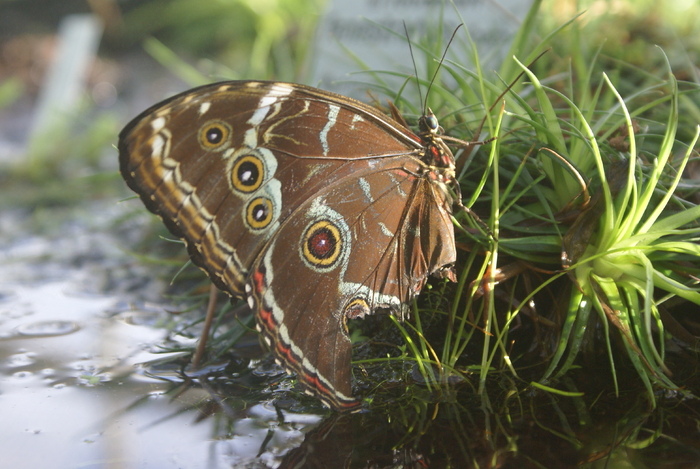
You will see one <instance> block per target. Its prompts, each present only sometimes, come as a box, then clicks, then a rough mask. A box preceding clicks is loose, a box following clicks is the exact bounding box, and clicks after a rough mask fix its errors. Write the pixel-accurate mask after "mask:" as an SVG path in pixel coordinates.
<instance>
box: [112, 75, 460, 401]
mask: <svg viewBox="0 0 700 469" xmlns="http://www.w3.org/2000/svg"><path fill="white" fill-rule="evenodd" d="M424 140H425V139H421V138H420V137H418V136H416V135H414V134H412V133H410V132H409V131H408V130H406V129H405V127H403V126H402V125H401V124H399V123H397V122H395V121H394V120H392V119H389V118H387V117H385V116H384V115H382V114H381V113H379V112H378V111H376V110H375V109H374V108H371V107H369V106H367V105H364V104H362V103H360V102H358V101H354V100H352V99H350V98H345V97H342V96H339V95H335V94H332V93H328V92H325V91H321V90H317V89H314V88H310V87H305V86H302V85H292V84H286V83H272V82H226V83H219V84H214V85H208V86H205V87H201V88H197V89H194V90H191V91H188V92H186V93H183V94H181V95H178V96H176V97H174V98H171V99H169V100H167V101H165V102H163V103H160V104H158V105H156V106H154V107H152V108H150V109H148V110H147V111H145V112H144V113H142V114H141V115H140V116H138V117H137V118H136V119H134V120H133V121H132V122H131V123H130V124H128V125H127V126H126V127H125V129H124V130H123V131H122V133H121V134H120V141H119V152H120V165H121V172H122V175H123V176H124V178H125V180H126V181H127V183H128V185H129V186H130V187H131V188H132V189H133V190H135V191H136V192H137V193H138V194H139V195H140V196H141V199H142V200H143V202H144V204H145V205H146V206H147V207H148V208H149V209H150V210H151V211H153V212H154V213H156V214H158V215H160V216H161V217H162V218H163V220H164V222H165V224H166V225H167V226H168V228H169V229H170V230H171V231H172V232H173V233H174V234H176V235H177V236H179V237H181V238H183V239H184V240H185V242H186V243H187V246H188V251H189V253H190V256H191V257H192V260H193V262H194V263H195V264H196V265H198V266H200V267H201V268H202V269H204V270H205V271H206V272H207V273H208V274H209V276H210V277H211V279H212V280H213V281H214V283H215V284H216V285H217V286H218V287H220V288H222V289H223V290H225V291H227V292H228V293H230V294H232V295H235V296H243V295H247V296H248V300H249V303H250V305H251V307H252V308H254V309H255V310H256V313H257V320H258V325H259V327H260V329H261V331H262V332H263V337H264V338H265V339H266V341H267V342H268V344H269V345H270V348H271V349H272V350H273V352H274V353H275V356H276V357H277V358H278V359H279V360H280V361H281V362H282V364H284V365H285V366H286V367H288V368H289V369H291V370H293V371H295V372H296V373H297V374H298V377H299V379H300V380H301V382H302V383H303V384H304V385H305V386H306V388H307V389H308V390H310V391H311V392H312V393H313V394H315V395H317V396H318V397H320V398H321V399H322V400H323V401H324V402H325V403H327V404H329V405H330V406H331V407H333V408H335V409H339V410H347V409H352V408H355V407H356V406H357V401H356V400H355V399H354V397H353V396H352V392H351V389H350V366H349V363H350V356H351V346H350V341H349V338H348V335H347V326H346V322H347V319H348V318H355V317H362V316H364V315H366V314H369V313H371V312H373V311H374V310H375V309H377V308H388V309H390V310H393V311H394V312H397V313H400V312H402V311H403V309H404V308H405V305H406V303H407V302H408V301H410V300H411V299H412V298H413V297H414V296H415V295H416V294H418V292H419V291H420V289H421V288H422V287H423V285H424V284H425V281H426V278H427V276H428V275H429V274H431V273H435V272H441V273H443V272H449V266H450V265H451V264H452V263H453V262H454V260H455V246H454V232H453V228H452V224H451V220H450V210H451V202H452V200H451V198H450V196H449V195H448V191H447V188H446V184H447V183H448V182H449V181H447V180H448V179H449V174H448V173H449V170H451V169H452V168H439V167H438V168H436V167H433V166H430V165H429V163H426V159H427V158H426V154H428V153H430V152H432V153H441V155H440V156H443V157H445V158H447V160H448V161H452V155H451V153H448V154H442V151H443V150H442V148H443V146H441V145H442V144H441V142H439V141H438V142H435V143H437V144H436V145H433V143H434V142H433V141H432V140H431V141H427V142H426V141H424ZM447 152H449V150H447ZM433 159H434V157H432V156H431V157H429V162H430V161H433ZM443 170H444V171H446V173H445V174H447V176H445V174H442V171H443Z"/></svg>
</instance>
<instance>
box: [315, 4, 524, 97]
mask: <svg viewBox="0 0 700 469" xmlns="http://www.w3.org/2000/svg"><path fill="white" fill-rule="evenodd" d="M531 4H532V0H454V1H444V0H331V2H330V4H329V5H328V9H327V11H326V13H325V15H324V17H323V18H322V20H321V23H320V25H319V28H318V31H317V37H316V48H315V53H314V55H313V62H312V74H311V79H310V80H307V82H308V83H309V84H311V85H314V86H319V87H321V88H324V89H328V90H332V91H336V92H338V93H342V94H346V95H350V96H354V97H357V98H360V99H366V91H367V89H368V86H362V85H361V84H359V83H358V82H371V81H372V79H371V77H369V76H367V75H362V74H360V75H356V74H355V73H356V72H358V71H360V70H362V67H361V65H359V64H358V63H357V61H356V60H355V59H354V58H353V57H352V56H353V55H354V56H356V57H357V59H358V60H360V61H362V62H363V63H364V64H366V66H367V68H368V69H369V70H384V71H392V72H402V73H406V74H413V73H414V71H413V65H412V62H411V55H410V51H409V47H408V44H407V39H406V37H405V36H404V26H403V25H404V22H405V23H406V26H407V29H408V34H409V36H410V38H411V41H413V42H420V43H424V42H425V40H426V39H427V40H430V34H435V32H436V31H438V30H439V25H440V22H442V32H443V35H444V36H445V37H444V38H443V40H442V41H441V43H442V44H443V47H444V45H445V44H446V42H447V39H448V38H449V36H450V35H452V32H453V31H454V30H455V28H457V26H458V25H459V24H461V23H462V20H463V21H464V25H465V27H466V28H468V31H469V35H470V36H471V38H472V40H473V41H474V42H475V43H476V46H477V48H478V51H479V57H480V62H481V63H482V66H485V68H486V69H487V70H488V69H489V68H493V69H495V68H497V67H498V66H499V64H500V63H501V60H503V59H504V56H505V54H506V52H507V51H508V49H509V47H510V44H511V41H512V39H513V36H514V34H515V32H516V31H517V30H518V28H519V27H520V23H521V21H522V20H523V19H524V18H525V15H526V14H527V12H528V10H529V8H530V6H531ZM455 8H456V10H455ZM380 25H381V26H380ZM383 27H385V28H388V29H390V30H391V31H394V32H396V33H398V35H397V34H392V33H391V32H389V31H386V30H385V29H383ZM457 34H458V35H460V34H461V35H462V36H461V38H458V40H457V42H458V43H461V45H454V46H451V50H450V51H449V52H448V58H452V59H453V60H457V61H459V63H460V65H463V66H465V67H472V65H473V64H468V63H463V62H464V60H466V59H467V58H468V57H469V56H468V55H467V54H466V53H465V52H464V44H465V43H466V32H465V31H460V32H458V33H457ZM435 42H436V43H438V42H439V41H438V40H437V38H436V41H435ZM452 49H454V50H452ZM348 51H349V52H350V53H348ZM414 54H415V55H416V62H417V64H418V67H421V66H424V62H422V61H421V58H422V57H423V56H424V55H423V54H422V53H421V52H416V51H415V50H414ZM422 72H423V73H422ZM424 72H425V70H418V74H419V76H422V77H424V76H425V74H424ZM383 78H387V80H388V81H390V82H392V79H389V78H388V76H386V75H384V76H383ZM402 82H403V80H400V79H395V80H394V81H393V83H395V84H396V86H397V87H398V86H400V85H401V83H402Z"/></svg>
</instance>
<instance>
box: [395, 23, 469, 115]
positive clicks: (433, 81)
mask: <svg viewBox="0 0 700 469" xmlns="http://www.w3.org/2000/svg"><path fill="white" fill-rule="evenodd" d="M404 26H405V24H404ZM462 26H464V23H462V24H459V25H457V27H456V28H455V30H454V31H452V36H450V40H449V41H447V45H446V46H445V51H444V52H443V53H442V57H440V62H438V67H437V69H436V70H435V73H434V74H433V78H431V79H430V83H429V84H428V90H427V91H426V92H425V103H423V115H426V114H427V113H428V96H429V95H430V89H431V88H432V87H433V83H435V80H436V79H437V76H438V73H439V72H440V67H442V64H443V62H444V61H445V57H446V56H447V51H448V50H450V45H451V44H452V41H454V38H455V36H456V35H457V31H459V28H461V27H462ZM410 45H411V43H410V42H409V46H410ZM411 58H413V51H411ZM415 67H416V63H415V61H414V62H413V68H415Z"/></svg>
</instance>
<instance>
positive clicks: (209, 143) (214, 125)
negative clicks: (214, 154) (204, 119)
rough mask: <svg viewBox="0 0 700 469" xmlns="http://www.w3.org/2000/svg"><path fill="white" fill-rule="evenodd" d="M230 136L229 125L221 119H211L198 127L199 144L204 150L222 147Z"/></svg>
mask: <svg viewBox="0 0 700 469" xmlns="http://www.w3.org/2000/svg"><path fill="white" fill-rule="evenodd" d="M230 136H231V127H230V126H229V125H228V124H226V123H225V122H222V121H212V122H208V123H206V124H204V125H203V126H202V127H201V128H200V129H199V144H200V145H201V146H202V148H204V149H206V150H217V149H220V148H222V147H224V146H225V145H226V144H227V143H228V141H229V137H230Z"/></svg>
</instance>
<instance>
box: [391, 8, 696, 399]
mask: <svg viewBox="0 0 700 469" xmlns="http://www.w3.org/2000/svg"><path fill="white" fill-rule="evenodd" d="M536 7H537V5H536V6H535V7H534V8H533V12H531V15H530V16H529V17H528V19H527V20H526V21H525V23H524V25H523V28H522V29H521V31H520V33H519V34H518V35H517V36H516V38H515V42H514V44H513V47H512V50H513V51H526V50H527V51H531V52H530V54H529V55H526V56H524V57H522V58H519V56H516V57H509V58H508V59H506V62H505V63H504V65H503V67H502V68H501V75H500V76H499V77H496V78H493V79H489V78H488V76H489V75H488V74H487V73H485V72H484V71H483V70H481V69H480V68H479V66H478V63H479V60H478V53H477V50H476V48H475V47H472V51H473V53H472V54H473V55H472V56H471V57H469V58H468V59H465V60H463V61H462V62H466V61H470V62H472V63H475V64H477V65H476V67H475V68H476V71H470V70H467V69H465V68H463V67H461V66H460V65H459V61H454V62H453V61H447V62H445V63H444V64H443V65H442V67H443V70H442V75H441V78H444V79H440V80H439V81H438V82H437V83H436V84H433V86H432V90H433V91H432V92H431V93H432V94H431V96H430V97H429V103H428V104H429V105H430V106H431V107H432V108H433V110H434V111H435V112H436V115H438V116H445V117H443V118H442V119H441V124H442V125H443V126H444V127H445V129H446V132H447V133H448V134H450V135H452V136H454V135H455V134H456V135H457V136H461V137H462V138H465V139H466V140H479V139H483V138H485V137H495V140H493V141H492V142H491V143H489V144H487V145H483V146H481V147H480V148H479V149H478V150H477V151H476V152H474V154H471V153H472V151H473V150H472V149H466V150H463V151H461V152H460V153H458V154H457V156H458V159H459V158H460V157H461V158H470V160H469V161H467V162H466V164H465V163H461V165H462V172H461V174H460V175H459V176H460V183H461V185H462V194H463V195H464V204H465V205H466V206H468V207H472V209H473V210H474V211H475V212H476V213H478V215H479V216H480V217H481V219H482V220H483V221H484V222H485V223H486V224H488V226H489V230H488V232H487V230H484V229H483V227H482V226H481V223H480V222H477V221H475V219H473V218H469V217H464V216H462V215H461V214H458V213H457V214H455V216H456V217H457V218H458V220H459V223H460V224H461V225H462V226H463V227H464V229H463V230H459V229H458V230H457V233H458V238H459V240H460V242H461V243H460V244H461V245H462V246H465V247H467V252H466V253H465V254H464V255H463V256H462V257H461V258H460V262H459V267H460V268H461V274H460V278H459V283H458V284H457V286H456V288H453V289H449V287H448V290H446V296H444V297H442V298H440V299H436V298H435V297H434V296H432V295H424V296H423V298H421V299H419V305H421V306H419V310H421V312H422V313H423V315H424V316H425V315H426V314H432V315H437V316H441V317H442V318H443V319H444V321H442V322H441V324H443V327H444V330H445V333H444V334H443V335H442V336H441V337H439V339H437V340H434V339H432V340H428V339H426V337H427V336H428V335H429V332H428V331H426V330H424V329H423V328H422V327H421V322H420V320H417V322H416V324H415V326H408V327H407V326H402V327H401V330H402V331H403V332H404V333H405V337H406V339H405V340H406V342H407V343H408V344H409V348H408V350H410V351H412V353H413V355H412V356H413V359H414V360H415V361H416V363H417V368H418V370H419V371H420V372H421V373H422V374H423V375H424V379H425V380H426V382H430V381H431V380H432V381H445V380H447V379H448V377H449V376H455V375H464V376H466V375H468V374H469V373H471V372H474V371H476V372H478V373H479V388H480V389H482V390H483V389H484V386H486V383H487V377H488V376H489V374H490V373H492V372H494V371H498V370H502V369H506V370H510V372H511V373H513V374H514V375H515V376H518V375H520V374H522V373H523V369H524V368H525V367H530V366H533V364H534V365H535V366H536V368H537V369H538V370H540V371H539V373H540V374H539V378H537V377H536V376H535V378H532V376H533V375H532V373H531V372H529V373H528V376H529V377H530V378H529V379H534V384H536V385H537V386H538V387H540V388H545V386H547V389H550V390H554V388H552V387H549V385H550V384H551V383H552V382H556V381H553V380H555V379H556V378H561V377H563V376H565V375H566V373H567V372H568V371H569V370H571V369H572V367H574V366H578V364H579V362H578V361H577V358H578V357H579V355H580V353H581V352H582V351H584V352H589V351H591V350H595V349H597V348H599V347H597V345H602V346H603V348H604V350H605V354H606V355H607V362H608V364H609V369H610V373H611V375H610V376H611V381H612V384H613V385H614V388H615V390H616V391H617V390H618V389H619V383H618V378H617V368H618V367H619V366H621V365H620V363H621V362H625V363H630V364H631V365H632V366H633V368H634V370H635V371H636V373H637V375H638V376H639V378H640V380H641V382H642V383H643V384H644V386H645V388H646V389H647V394H648V396H649V398H650V401H651V402H652V403H653V402H654V399H655V398H654V396H655V390H656V389H657V388H658V386H661V387H664V388H667V389H679V386H678V385H679V383H675V382H674V381H673V379H672V377H671V375H672V373H671V370H669V367H668V365H667V353H666V347H665V343H666V341H667V340H668V339H669V337H672V335H673V334H672V332H671V330H669V329H668V328H667V327H666V322H667V321H668V320H672V319H671V318H669V315H668V313H664V312H663V311H662V309H663V308H664V306H663V305H664V304H665V303H670V302H671V301H672V300H673V299H679V300H682V301H683V302H686V303H688V304H693V305H700V291H698V285H697V273H698V267H699V266H700V263H699V261H700V248H699V247H698V244H697V239H698V235H699V234H700V231H699V230H700V227H699V224H698V220H700V208H699V207H697V206H696V205H694V204H693V203H691V202H690V201H688V200H685V199H684V198H683V197H684V193H683V192H682V191H678V189H679V187H680V186H683V184H682V182H683V179H682V177H683V173H684V170H685V168H686V165H687V163H688V162H689V160H690V159H691V158H693V157H694V156H695V157H696V156H697V153H696V150H695V145H696V143H697V140H698V136H699V135H700V133H699V131H698V127H697V126H696V124H692V123H691V124H688V123H686V122H681V121H680V119H679V115H680V109H681V106H684V107H685V108H686V109H687V110H688V111H689V112H688V114H691V115H697V112H696V111H697V104H696V103H697V97H698V93H699V92H700V90H698V88H697V86H695V85H693V84H689V83H685V84H683V88H680V87H679V84H678V82H677V80H676V78H675V77H674V75H673V73H672V72H671V70H670V65H667V66H666V70H665V71H664V70H663V69H660V71H659V72H658V75H655V74H654V73H649V72H645V73H639V71H638V70H636V69H633V68H631V67H630V68H629V69H625V70H624V73H620V70H615V69H613V70H611V73H596V72H595V71H596V70H597V69H598V67H599V64H598V59H599V57H598V56H597V55H595V54H594V55H593V56H592V57H590V56H586V55H584V53H583V52H581V51H582V50H585V49H586V48H584V47H580V48H576V49H574V50H573V51H571V58H570V62H571V63H575V64H576V67H575V68H572V69H570V70H569V72H568V73H566V74H560V75H557V76H551V75H548V74H547V70H548V69H550V68H561V67H560V66H558V65H556V66H553V65H552V64H551V62H552V61H553V60H556V58H555V57H554V58H553V57H549V56H548V55H547V54H545V56H544V57H543V58H541V59H540V61H539V62H536V63H535V64H534V65H532V66H526V65H525V64H528V63H530V62H531V61H532V60H533V58H534V57H535V56H536V54H538V53H539V52H540V51H542V50H544V49H546V48H547V47H550V46H551V45H552V44H553V43H554V42H555V40H556V38H557V34H559V33H560V32H562V30H563V28H565V27H566V28H573V29H574V30H575V31H576V32H575V33H574V34H573V35H572V36H573V37H577V38H581V37H582V36H583V34H582V33H581V31H578V30H577V27H578V26H577V25H576V24H575V22H574V21H572V22H571V23H568V24H566V25H564V26H562V27H561V28H558V29H556V30H554V31H553V32H552V33H551V34H549V35H544V39H543V40H541V41H540V42H538V43H533V41H532V40H531V38H532V37H534V36H535V32H536V24H535V21H534V18H536V11H535V8H536ZM472 46H473V45H472ZM440 47H441V46H440V45H436V46H435V47H433V48H429V47H426V46H424V45H423V46H421V47H418V48H417V49H418V50H419V51H422V52H423V53H425V54H426V56H427V57H428V58H427V60H431V58H432V60H437V58H439V57H440V54H441V50H440ZM656 53H657V54H658V55H659V56H660V57H662V58H663V57H664V56H663V53H662V52H661V51H660V50H657V51H656ZM519 55H520V54H519ZM550 55H551V54H550ZM661 63H664V61H663V60H662V61H661ZM520 72H522V73H524V75H525V79H524V80H522V81H520V82H517V83H516V84H515V85H514V86H512V88H510V90H509V92H508V94H507V95H506V96H504V97H503V98H502V99H501V100H499V102H496V103H494V100H495V99H496V98H497V97H498V96H499V94H500V93H501V92H502V91H503V90H504V89H506V87H507V83H508V82H509V81H510V80H513V79H514V78H515V77H516V75H517V74H518V73H520ZM633 72H638V73H639V75H641V76H634V75H633V78H630V74H633ZM426 75H427V78H424V79H422V80H419V81H420V83H421V85H422V86H424V87H425V86H427V84H428V82H429V80H430V77H431V73H430V72H429V73H427V74H426ZM611 76H617V77H618V79H619V80H625V79H626V80H630V79H635V80H638V81H637V82H636V83H637V86H636V88H635V89H634V92H633V93H631V94H630V95H629V96H622V95H621V94H620V92H618V90H617V87H616V84H615V83H614V81H613V79H612V78H611ZM621 76H625V77H627V78H624V79H623V78H620V77H621ZM639 83H641V84H639ZM382 89H384V90H386V87H382ZM398 98H400V99H399V101H400V100H401V99H405V97H398ZM492 103H494V104H495V106H494V107H491V104H492ZM413 110H414V112H415V108H414V109H413ZM484 114H485V115H486V117H485V118H484V122H483V124H484V126H483V129H484V132H483V133H482V134H481V135H469V134H468V133H467V132H465V131H464V128H465V124H467V126H468V127H469V128H470V129H472V130H473V129H479V128H481V127H480V120H481V119H482V116H484ZM664 114H665V117H662V116H663V115H664ZM679 122H681V124H682V125H681V128H679ZM460 132H461V134H462V135H459V134H460ZM688 186H689V184H685V187H688ZM690 186H692V184H690ZM443 288H444V287H443ZM426 297H427V299H426ZM417 317H418V318H420V315H417ZM674 321H675V320H674ZM444 325H446V327H445V326H444ZM412 327H414V330H411V328H412ZM674 330H677V329H674ZM528 341H529V343H528ZM520 344H523V345H520ZM475 346H476V347H478V348H480V349H481V352H480V355H481V358H480V359H479V360H475V352H474V348H475ZM690 346H691V347H692V346H696V344H691V345H690ZM620 352H622V353H620ZM409 355H410V354H409ZM402 356H403V357H405V355H402ZM533 357H536V358H535V359H534V360H533ZM526 358H527V359H526ZM538 381H539V382H538Z"/></svg>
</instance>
